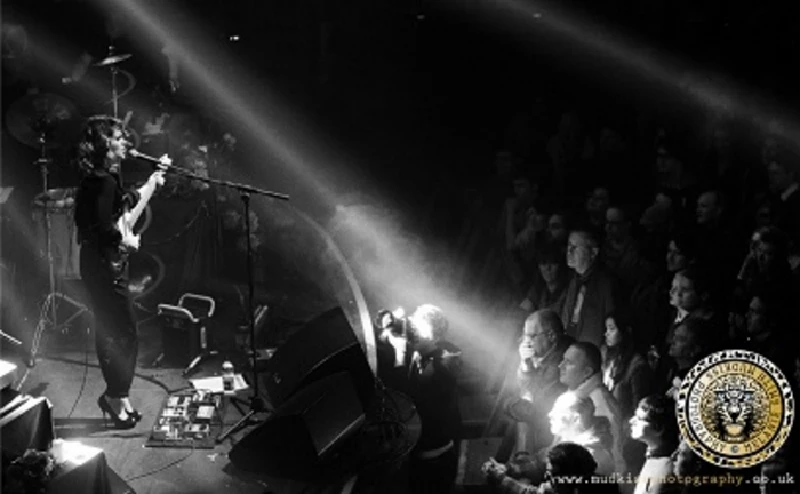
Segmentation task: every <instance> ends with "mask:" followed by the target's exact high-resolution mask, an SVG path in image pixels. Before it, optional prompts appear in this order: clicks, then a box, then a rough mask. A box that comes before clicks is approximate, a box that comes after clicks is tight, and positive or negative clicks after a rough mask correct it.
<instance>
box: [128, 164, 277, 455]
mask: <svg viewBox="0 0 800 494" xmlns="http://www.w3.org/2000/svg"><path fill="white" fill-rule="evenodd" d="M128 154H130V155H131V156H132V157H134V158H140V159H143V160H145V161H150V162H153V163H159V164H160V163H161V160H160V159H158V158H154V157H152V156H147V155H145V154H142V153H140V152H138V151H135V150H132V151H129V153H128ZM162 166H163V165H162ZM166 168H167V169H168V170H174V171H175V172H177V173H178V174H179V175H182V176H185V177H189V178H192V179H194V180H199V181H201V182H205V183H207V184H213V185H219V186H222V187H227V188H230V189H234V190H237V191H239V197H240V198H241V200H242V206H243V209H244V218H245V234H246V235H247V265H246V266H247V268H246V269H247V306H248V307H247V317H248V326H249V329H250V358H251V359H252V366H253V382H252V386H253V396H251V397H250V401H249V402H248V403H247V406H248V407H249V409H250V410H249V411H248V412H247V413H246V414H245V415H244V416H243V417H242V418H241V419H240V420H239V421H238V422H236V423H235V424H234V425H233V426H231V428H230V429H228V430H227V431H223V432H222V433H221V434H220V435H219V436H217V439H216V441H217V443H221V442H222V441H224V440H225V438H227V437H228V436H230V435H231V434H235V433H236V432H238V431H240V430H241V429H243V428H244V427H247V426H248V425H250V423H251V422H252V418H253V416H254V415H255V414H257V413H261V412H267V411H269V409H268V408H267V404H266V402H265V401H264V399H263V398H262V397H261V396H260V392H259V386H258V368H257V363H258V359H257V357H258V352H257V350H256V320H255V309H254V306H255V303H254V298H255V282H254V281H253V247H252V245H251V241H250V195H251V194H257V195H262V196H265V197H271V198H273V199H281V200H283V201H288V200H289V196H288V195H286V194H281V193H279V192H272V191H269V190H264V189H259V188H256V187H252V186H250V185H245V184H240V183H236V182H229V181H226V180H217V179H214V178H208V177H203V176H200V175H197V174H195V173H192V172H190V171H187V170H186V169H184V168H181V167H179V166H174V165H168V166H166ZM235 398H236V397H234V399H235Z"/></svg>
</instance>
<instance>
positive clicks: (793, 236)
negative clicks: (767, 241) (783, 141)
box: [767, 146, 800, 249]
mask: <svg viewBox="0 0 800 494" xmlns="http://www.w3.org/2000/svg"><path fill="white" fill-rule="evenodd" d="M782 148H783V149H781V150H780V151H779V152H778V153H776V155H775V156H774V158H773V159H772V160H770V163H769V165H768V168H767V175H768V177H769V189H770V192H771V193H772V194H773V195H774V196H775V198H776V200H775V205H776V213H777V215H776V216H777V225H776V226H777V227H778V228H780V229H781V230H783V231H784V232H786V234H787V235H788V236H789V238H790V240H791V242H792V243H794V244H795V249H797V247H798V246H799V245H800V180H798V174H797V166H796V165H797V161H798V159H797V156H795V155H794V154H793V153H791V152H789V151H787V150H786V149H785V146H782Z"/></svg>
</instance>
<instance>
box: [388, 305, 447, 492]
mask: <svg viewBox="0 0 800 494" xmlns="http://www.w3.org/2000/svg"><path fill="white" fill-rule="evenodd" d="M377 323H378V328H379V329H380V330H382V332H381V333H380V334H379V338H378V340H379V341H380V342H381V347H382V348H383V351H382V352H381V355H382V357H381V358H380V361H381V365H379V368H380V369H381V371H380V372H382V373H383V375H382V378H383V379H384V380H385V381H386V382H387V384H389V385H393V386H394V387H398V388H399V389H401V390H403V391H406V392H408V394H409V395H410V396H411V397H412V398H413V400H414V403H415V404H416V406H417V413H418V414H419V417H420V421H421V423H422V433H421V435H420V438H419V441H418V442H417V445H416V447H415V448H414V450H413V451H412V453H411V458H410V462H409V475H410V478H409V482H410V487H411V492H413V493H428V492H430V493H444V492H447V491H448V490H450V489H451V488H452V487H453V483H454V481H455V477H456V473H457V468H458V454H457V451H456V440H457V438H458V435H459V433H460V430H461V412H460V411H459V409H458V393H457V386H456V375H457V372H458V369H459V367H460V366H461V351H460V350H459V349H458V347H456V346H455V345H453V344H452V343H450V342H448V341H446V339H445V338H446V336H447V331H448V322H447V318H446V317H445V316H444V313H443V312H442V310H441V309H440V308H439V307H436V306H434V305H430V304H425V305H422V306H420V307H418V308H417V309H416V311H414V314H413V315H411V316H410V317H408V318H406V317H404V316H403V314H402V313H400V312H398V313H395V314H392V313H390V312H388V311H381V312H380V313H379V320H378V321H377ZM388 345H391V347H392V350H393V351H392V352H391V353H390V352H389V351H386V350H387V349H388ZM390 359H391V360H390ZM401 381H402V382H401Z"/></svg>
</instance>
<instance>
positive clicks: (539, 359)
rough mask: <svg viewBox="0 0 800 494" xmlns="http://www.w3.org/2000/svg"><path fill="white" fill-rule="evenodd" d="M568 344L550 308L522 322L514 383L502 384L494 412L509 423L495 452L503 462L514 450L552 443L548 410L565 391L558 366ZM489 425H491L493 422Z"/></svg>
mask: <svg viewBox="0 0 800 494" xmlns="http://www.w3.org/2000/svg"><path fill="white" fill-rule="evenodd" d="M571 343H572V340H571V338H569V337H568V336H567V335H565V334H564V327H563V326H562V325H561V319H559V317H558V314H557V313H555V312H554V311H552V310H548V309H545V310H540V311H537V312H534V313H533V314H531V315H530V316H528V318H527V320H526V321H525V325H524V327H523V330H522V337H521V338H520V342H519V348H518V352H519V363H518V364H517V365H516V366H515V367H514V369H515V372H514V376H515V380H516V386H513V385H510V384H506V385H504V390H503V391H501V393H500V397H499V402H498V405H497V407H499V408H498V411H497V414H496V415H497V416H500V414H501V413H502V416H503V417H504V418H505V422H507V423H508V424H507V425H508V426H509V427H507V430H506V437H507V440H506V441H504V444H503V446H502V447H501V450H500V451H499V452H498V453H497V457H498V458H500V459H501V460H502V461H505V459H506V458H508V457H509V455H510V454H511V451H512V450H513V449H516V450H519V451H537V450H538V449H539V448H543V447H545V446H547V445H549V444H550V443H551V442H552V440H553V436H552V434H551V433H550V426H549V424H548V422H547V412H549V411H550V409H551V408H552V406H553V403H554V402H555V400H556V398H557V397H558V396H559V395H560V394H561V393H563V392H564V391H565V390H566V386H565V385H563V384H562V383H561V382H560V379H559V369H558V366H559V364H560V363H561V359H562V357H563V356H564V352H565V351H566V349H567V348H568V347H569V345H570V344H571ZM506 381H507V382H510V381H509V380H508V379H507V380H506ZM505 389H513V394H512V395H511V396H510V397H509V396H508V394H509V393H506V392H505ZM493 415H495V414H493ZM503 417H501V419H500V420H502V419H503ZM490 422H497V420H496V419H492V420H490ZM489 427H490V428H494V424H492V423H490V424H489Z"/></svg>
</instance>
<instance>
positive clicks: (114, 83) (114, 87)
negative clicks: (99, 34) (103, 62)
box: [108, 45, 119, 120]
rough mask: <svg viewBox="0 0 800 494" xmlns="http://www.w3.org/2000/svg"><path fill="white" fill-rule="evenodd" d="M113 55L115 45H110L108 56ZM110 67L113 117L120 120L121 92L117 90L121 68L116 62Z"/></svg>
mask: <svg viewBox="0 0 800 494" xmlns="http://www.w3.org/2000/svg"><path fill="white" fill-rule="evenodd" d="M113 56H114V45H109V47H108V57H109V58H111V57H113ZM108 68H109V69H110V70H111V106H112V108H113V112H114V114H113V117H114V118H115V119H117V120H119V92H118V91H117V74H118V73H119V69H118V68H117V64H115V63H112V64H111V65H109V66H108Z"/></svg>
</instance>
